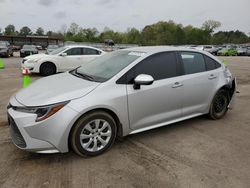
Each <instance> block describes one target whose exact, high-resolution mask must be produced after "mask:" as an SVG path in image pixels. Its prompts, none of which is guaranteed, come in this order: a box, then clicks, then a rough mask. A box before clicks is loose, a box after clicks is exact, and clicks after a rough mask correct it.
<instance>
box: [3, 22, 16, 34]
mask: <svg viewBox="0 0 250 188" xmlns="http://www.w3.org/2000/svg"><path fill="white" fill-rule="evenodd" d="M15 31H16V29H15V26H14V25H11V24H10V25H8V26H6V27H5V31H4V34H5V35H15V34H16V32H15Z"/></svg>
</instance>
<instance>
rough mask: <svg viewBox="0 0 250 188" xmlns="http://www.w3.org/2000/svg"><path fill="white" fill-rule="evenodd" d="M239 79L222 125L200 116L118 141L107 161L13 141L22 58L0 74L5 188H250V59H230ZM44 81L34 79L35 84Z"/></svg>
mask: <svg viewBox="0 0 250 188" xmlns="http://www.w3.org/2000/svg"><path fill="white" fill-rule="evenodd" d="M223 59H227V60H228V61H229V62H230V63H229V68H230V69H231V71H232V72H233V73H234V75H236V76H237V77H238V84H239V88H238V89H239V90H240V92H241V93H240V94H238V95H237V101H236V105H235V108H234V109H233V110H232V111H229V113H228V114H227V116H226V117H225V118H223V119H222V120H219V121H213V120H209V119H207V118H206V117H198V118H194V119H191V120H187V121H184V122H180V123H176V124H173V125H170V126H166V127H163V128H159V129H155V130H151V131H148V132H144V133H140V134H136V135H131V136H128V137H126V138H125V139H124V141H122V142H121V141H119V142H118V141H117V142H116V143H115V145H114V146H113V148H112V149H111V150H110V151H109V152H107V153H105V154H104V155H101V156H98V157H95V158H80V157H78V156H77V155H75V154H74V153H73V152H69V153H67V154H51V155H44V154H43V155H42V154H34V153H28V152H24V151H21V150H19V149H17V148H16V147H15V146H14V145H13V144H12V142H11V140H10V136H9V128H8V124H7V119H6V110H5V108H6V105H7V103H8V100H9V98H10V96H11V95H13V94H14V93H15V92H17V91H18V90H19V89H20V88H21V86H22V75H21V73H20V62H21V59H20V58H19V57H13V58H8V59H4V61H5V64H6V68H5V69H3V70H1V69H0V98H1V100H0V187H1V188H2V187H6V188H9V187H72V188H74V187H76V188H78V187H178V188H179V187H185V188H186V187H192V188H195V187H199V188H200V187H225V188H229V187H233V188H235V187H237V188H239V187H249V185H250V112H249V106H250V58H249V57H227V58H223ZM38 78H39V76H37V75H35V76H32V80H34V79H38Z"/></svg>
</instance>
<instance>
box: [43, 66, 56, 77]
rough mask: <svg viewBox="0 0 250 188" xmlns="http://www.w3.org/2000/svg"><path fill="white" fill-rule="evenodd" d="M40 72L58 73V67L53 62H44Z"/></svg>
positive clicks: (47, 73)
mask: <svg viewBox="0 0 250 188" xmlns="http://www.w3.org/2000/svg"><path fill="white" fill-rule="evenodd" d="M48 70H49V71H48ZM40 73H41V75H42V76H50V75H53V74H55V73H56V67H55V65H54V64H52V63H43V64H42V65H41V68H40Z"/></svg>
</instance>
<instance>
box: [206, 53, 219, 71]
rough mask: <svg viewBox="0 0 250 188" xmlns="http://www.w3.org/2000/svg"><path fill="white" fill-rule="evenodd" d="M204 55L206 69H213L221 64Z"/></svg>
mask: <svg viewBox="0 0 250 188" xmlns="http://www.w3.org/2000/svg"><path fill="white" fill-rule="evenodd" d="M204 57H205V61H206V67H207V71H210V70H214V69H217V68H219V67H221V64H219V63H218V62H216V61H215V60H213V59H212V58H210V57H208V56H206V55H204Z"/></svg>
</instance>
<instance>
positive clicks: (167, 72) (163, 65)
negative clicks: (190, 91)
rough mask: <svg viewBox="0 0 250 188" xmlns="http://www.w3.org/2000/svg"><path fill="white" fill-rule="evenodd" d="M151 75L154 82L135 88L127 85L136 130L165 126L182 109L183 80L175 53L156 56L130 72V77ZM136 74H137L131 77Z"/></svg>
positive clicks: (178, 115)
mask: <svg viewBox="0 0 250 188" xmlns="http://www.w3.org/2000/svg"><path fill="white" fill-rule="evenodd" d="M139 74H148V75H151V76H152V77H153V78H154V80H155V81H154V83H153V84H152V85H148V86H141V88H140V89H138V90H135V89H134V87H133V84H128V85H127V95H128V109H129V120H130V127H131V129H133V130H139V129H143V128H145V129H146V128H148V127H151V126H155V127H157V126H161V125H164V123H166V122H168V121H171V120H174V119H176V118H179V117H180V116H181V108H182V93H183V88H182V81H181V78H180V77H179V75H178V65H177V61H176V55H175V52H163V53H159V54H155V55H152V56H150V57H148V58H146V59H145V60H143V61H141V62H140V63H138V64H137V65H136V66H135V67H134V68H132V69H131V70H130V71H129V73H128V76H127V77H128V79H131V78H132V77H133V78H135V77H136V76H137V75H139ZM131 75H133V76H131Z"/></svg>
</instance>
